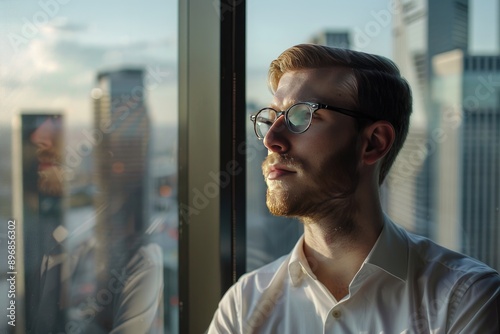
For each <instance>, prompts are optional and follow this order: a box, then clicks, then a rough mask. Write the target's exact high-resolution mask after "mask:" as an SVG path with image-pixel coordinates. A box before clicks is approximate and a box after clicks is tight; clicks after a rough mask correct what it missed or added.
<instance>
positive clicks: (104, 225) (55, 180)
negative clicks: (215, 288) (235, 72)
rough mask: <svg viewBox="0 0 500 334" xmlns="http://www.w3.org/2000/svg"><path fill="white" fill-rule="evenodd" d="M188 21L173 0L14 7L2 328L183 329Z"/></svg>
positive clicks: (5, 124)
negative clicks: (180, 171) (182, 70)
mask: <svg viewBox="0 0 500 334" xmlns="http://www.w3.org/2000/svg"><path fill="white" fill-rule="evenodd" d="M177 22H178V17H177V3H176V2H175V1H171V0H165V1H154V0H152V1H145V2H144V1H143V2H141V3H140V4H139V3H136V4H133V3H123V2H118V1H111V2H105V3H103V2H98V1H86V2H85V3H83V2H73V1H66V0H46V1H45V0H43V1H24V2H22V3H19V2H16V1H2V3H1V4H0V32H1V35H2V39H1V42H0V43H1V45H0V48H1V50H2V51H1V53H0V62H1V63H2V73H1V79H0V86H1V89H0V91H1V92H2V95H1V98H0V99H1V100H2V102H1V103H2V113H1V115H0V126H1V128H2V130H1V133H2V137H3V140H2V142H1V143H0V145H1V146H2V149H1V152H2V159H1V163H0V182H1V186H0V188H1V189H2V190H1V194H0V197H1V199H0V203H1V204H0V220H1V224H0V226H1V234H0V235H1V239H0V245H1V247H2V251H1V253H2V254H7V253H6V251H7V247H8V245H12V247H10V248H9V251H11V253H12V254H9V255H12V256H11V258H10V259H8V258H7V256H2V259H1V260H0V268H1V269H0V270H1V277H2V280H1V283H0V284H1V288H0V291H2V297H1V298H0V304H1V306H2V309H3V310H7V316H8V317H7V319H8V320H9V322H7V321H2V323H1V324H0V332H2V333H3V332H10V330H12V329H14V328H13V325H15V326H16V328H15V329H16V330H18V332H19V333H21V332H27V333H29V332H33V331H34V330H35V329H37V330H38V331H40V332H46V333H49V332H54V333H56V332H57V333H60V332H64V333H66V332H68V333H69V332H75V333H76V332H92V333H101V332H102V333H104V332H105V333H108V332H110V331H111V330H113V329H114V330H117V329H118V328H129V329H131V330H134V329H133V328H134V327H133V326H137V324H134V318H135V320H137V318H138V317H139V316H141V317H144V318H143V322H142V323H141V324H140V327H139V328H140V329H137V330H136V332H139V331H146V330H147V331H148V332H150V333H178V332H179V329H178V288H177V285H178V283H177V281H178V280H177V272H178V255H177V254H178V241H177V240H178V216H177V192H178V191H177V121H178V116H177V104H178V102H177V101H178V97H177V94H178V89H177V86H178V84H177V50H178V47H177V34H178V28H177ZM9 231H13V232H14V233H10V232H9ZM8 232H9V233H8ZM8 241H9V242H10V243H8ZM14 245H15V246H14ZM8 261H10V262H8ZM11 265H12V267H11ZM7 278H9V279H11V280H10V281H7V280H6V279H7ZM14 283H15V287H16V289H15V291H14V290H13V289H11V288H13V287H14V285H13V284H14ZM9 291H11V293H9ZM13 301H15V304H11V303H12V302H13ZM11 305H14V306H15V308H14V307H11ZM8 307H11V309H9V310H8V309H7V308H8ZM4 313H5V311H2V314H4ZM3 318H6V317H5V315H4V316H3Z"/></svg>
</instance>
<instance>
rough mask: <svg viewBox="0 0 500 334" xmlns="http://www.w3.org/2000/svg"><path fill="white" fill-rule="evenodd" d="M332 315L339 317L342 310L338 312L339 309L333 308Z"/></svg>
mask: <svg viewBox="0 0 500 334" xmlns="http://www.w3.org/2000/svg"><path fill="white" fill-rule="evenodd" d="M332 316H333V317H334V318H335V319H339V318H340V317H341V316H342V312H340V311H339V310H334V311H333V312H332Z"/></svg>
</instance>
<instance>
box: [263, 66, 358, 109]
mask: <svg viewBox="0 0 500 334" xmlns="http://www.w3.org/2000/svg"><path fill="white" fill-rule="evenodd" d="M354 82H355V79H354V75H353V74H352V71H351V70H350V69H348V68H345V67H330V68H316V69H305V70H297V71H289V72H286V73H284V74H283V76H282V77H281V78H280V81H279V83H278V87H277V89H276V92H275V93H274V99H273V105H274V106H276V107H280V108H281V107H286V106H290V105H292V104H294V103H297V102H322V103H326V102H328V103H334V102H336V101H339V100H345V99H348V100H350V101H346V102H355V101H352V99H353V98H354V94H353V93H354V92H353V91H352V87H354V86H355V84H354ZM339 102H340V101H339Z"/></svg>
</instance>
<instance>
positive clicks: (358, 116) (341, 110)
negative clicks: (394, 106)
mask: <svg viewBox="0 0 500 334" xmlns="http://www.w3.org/2000/svg"><path fill="white" fill-rule="evenodd" d="M299 104H306V105H307V106H309V108H311V109H312V112H311V118H310V119H309V124H307V126H306V128H305V129H304V130H302V131H299V132H297V131H294V130H292V129H291V126H290V125H289V123H290V121H289V118H288V112H289V111H290V109H292V108H293V107H295V106H296V105H299ZM268 109H271V110H273V111H274V112H275V113H276V119H275V120H274V122H273V123H272V124H271V126H272V125H273V124H274V123H276V121H277V120H278V119H279V118H280V116H281V115H284V116H285V125H286V128H287V129H288V130H289V131H290V132H292V133H296V134H300V133H304V132H306V131H307V130H308V129H309V127H310V126H311V123H312V119H313V114H314V113H315V112H316V111H318V110H320V109H326V110H331V111H336V112H338V113H340V114H343V115H346V116H349V117H353V118H356V119H368V120H370V121H373V122H376V121H379V120H380V119H378V118H376V117H374V116H371V115H368V114H365V113H362V112H360V111H354V110H350V109H345V108H340V107H335V106H330V105H328V104H324V103H319V102H297V103H294V104H293V105H291V106H290V107H289V108H288V109H286V110H284V111H283V110H282V111H277V110H276V109H274V108H271V107H265V108H262V109H260V110H259V111H257V112H256V113H255V114H252V115H250V120H251V121H252V122H253V130H254V132H255V135H256V136H257V138H258V139H259V140H263V139H264V137H265V136H264V137H262V138H261V137H260V136H259V134H258V133H257V115H259V114H260V113H261V112H262V111H264V110H268ZM268 132H269V130H268ZM266 134H267V132H266Z"/></svg>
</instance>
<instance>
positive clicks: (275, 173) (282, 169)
mask: <svg viewBox="0 0 500 334" xmlns="http://www.w3.org/2000/svg"><path fill="white" fill-rule="evenodd" d="M294 173H296V172H295V171H294V170H292V169H290V168H287V167H286V166H281V165H273V166H269V167H268V168H267V178H266V179H267V180H276V179H278V178H280V177H282V176H286V175H290V174H294Z"/></svg>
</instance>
